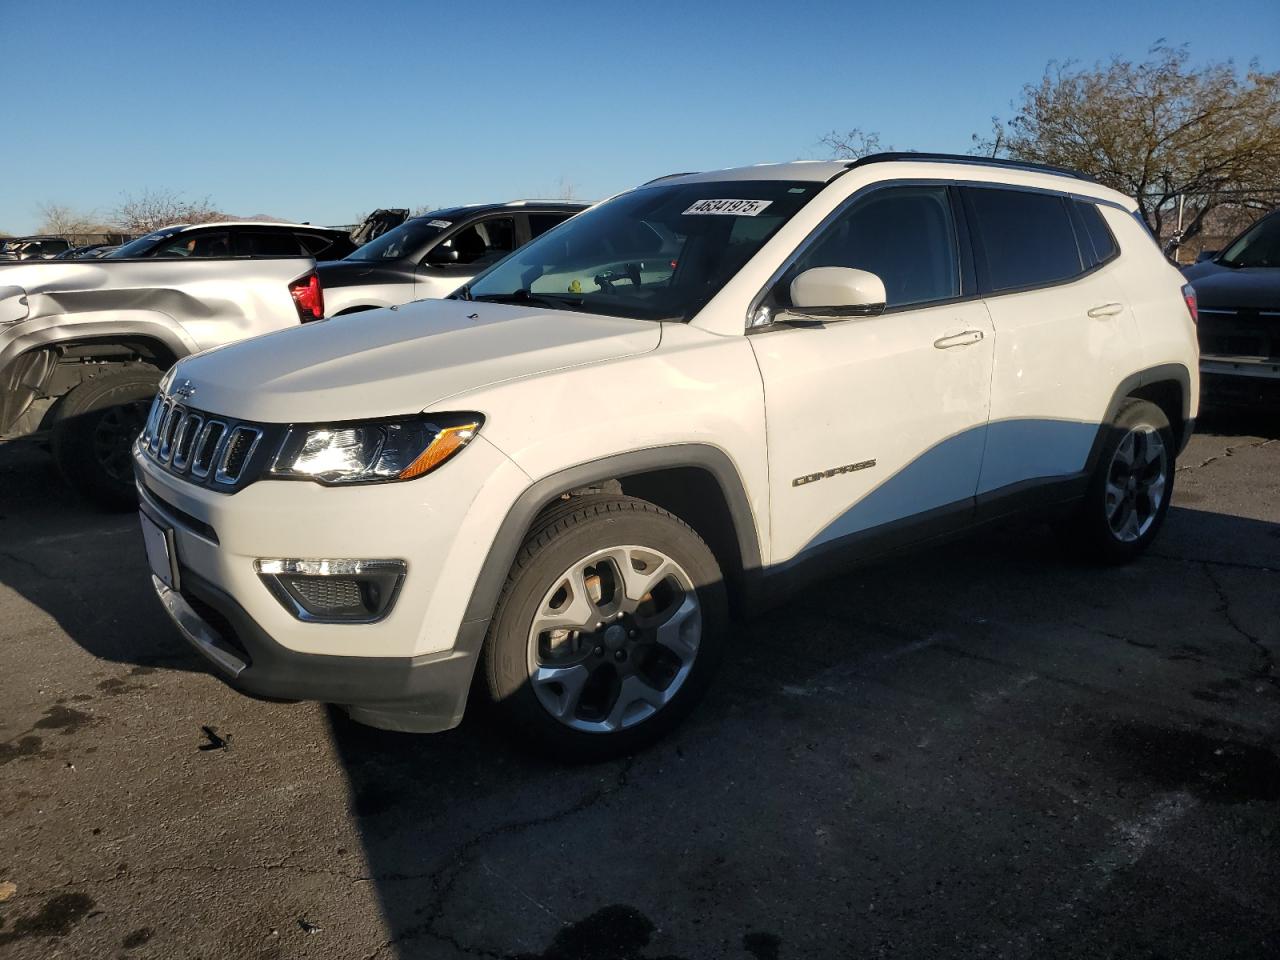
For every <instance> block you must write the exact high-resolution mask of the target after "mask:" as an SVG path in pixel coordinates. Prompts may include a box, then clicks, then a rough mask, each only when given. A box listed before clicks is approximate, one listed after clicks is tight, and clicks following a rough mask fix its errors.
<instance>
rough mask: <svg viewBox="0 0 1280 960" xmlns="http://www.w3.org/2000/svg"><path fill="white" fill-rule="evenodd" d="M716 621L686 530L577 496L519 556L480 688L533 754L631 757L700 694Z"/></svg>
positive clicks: (706, 579) (548, 517)
mask: <svg viewBox="0 0 1280 960" xmlns="http://www.w3.org/2000/svg"><path fill="white" fill-rule="evenodd" d="M727 619H728V614H727V604H726V600H725V587H724V582H723V579H722V577H721V573H720V568H719V566H718V564H717V563H716V560H715V557H714V556H713V555H712V553H711V551H710V549H708V547H707V545H706V544H705V543H703V542H702V540H701V539H700V538H699V537H698V535H697V534H696V533H694V532H693V530H692V529H690V527H689V526H688V525H687V524H685V523H684V522H683V521H681V520H680V519H678V518H677V517H675V516H673V515H672V514H670V513H668V512H667V511H665V510H663V509H662V508H660V507H658V506H656V505H654V504H652V503H649V502H647V501H644V500H638V499H635V498H632V497H623V496H610V495H591V496H583V497H575V498H573V499H571V500H569V501H567V502H566V503H565V504H563V505H560V506H558V507H556V508H554V509H553V510H551V511H548V512H547V513H546V514H544V515H543V517H542V519H541V520H540V522H539V523H538V525H537V526H536V527H535V528H534V529H533V530H532V531H531V532H530V534H529V536H528V538H527V539H526V540H525V543H524V546H523V547H522V548H521V550H520V553H519V554H518V555H517V557H516V561H515V564H514V566H513V567H512V570H511V574H510V576H509V577H508V579H507V584H506V586H505V588H504V590H503V593H502V597H501V598H500V600H499V601H498V607H497V609H496V611H495V612H494V618H493V621H492V623H491V624H490V629H489V635H488V637H487V638H486V640H485V646H484V652H483V655H482V671H483V678H484V682H485V686H486V688H487V692H488V694H489V697H490V698H491V699H492V700H493V702H494V703H495V704H496V706H497V709H498V711H499V712H500V713H501V714H502V716H503V718H504V719H505V721H506V722H507V724H508V725H509V726H510V727H511V728H512V729H513V731H514V732H516V733H517V734H519V735H521V736H523V737H525V738H526V739H528V740H530V741H531V742H532V743H533V744H534V745H535V746H536V747H538V748H540V749H541V750H543V751H544V752H547V753H550V754H552V755H554V756H556V757H558V758H560V759H563V760H568V761H592V760H602V759H606V758H608V757H613V756H619V755H622V754H627V753H631V752H633V751H635V750H638V749H640V748H641V747H643V746H646V745H647V744H649V743H652V742H653V741H654V740H656V739H658V738H659V737H661V736H663V735H664V734H665V733H667V732H668V731H669V730H671V729H672V728H673V727H674V726H675V725H676V724H678V723H679V722H680V721H681V720H682V719H684V717H685V716H686V715H687V714H688V713H689V711H690V710H692V709H693V707H694V705H695V704H696V703H697V701H698V700H699V699H700V698H701V696H702V694H703V693H704V691H705V690H706V687H707V685H708V683H709V681H710V679H711V676H712V674H713V673H714V671H715V668H716V666H717V665H718V663H719V661H720V659H721V656H722V653H723V644H724V632H725V626H726V623H727Z"/></svg>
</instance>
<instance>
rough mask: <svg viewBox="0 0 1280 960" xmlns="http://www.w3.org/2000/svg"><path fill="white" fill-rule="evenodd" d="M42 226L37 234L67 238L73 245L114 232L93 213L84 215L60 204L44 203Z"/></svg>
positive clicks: (42, 205) (37, 229)
mask: <svg viewBox="0 0 1280 960" xmlns="http://www.w3.org/2000/svg"><path fill="white" fill-rule="evenodd" d="M39 210H40V225H39V226H38V227H36V233H48V234H53V235H54V236H59V237H66V238H67V239H68V240H70V241H71V242H72V243H73V244H77V245H78V244H82V243H90V242H91V241H93V240H96V239H98V238H100V237H101V236H102V235H104V234H107V233H110V232H112V229H113V228H112V227H110V226H108V225H106V224H104V223H102V221H101V220H100V219H98V217H97V214H95V213H93V212H89V213H82V212H80V211H78V210H73V209H72V208H71V207H68V206H65V205H64V204H60V203H42V204H41V205H40V207H39Z"/></svg>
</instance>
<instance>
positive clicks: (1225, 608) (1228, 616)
mask: <svg viewBox="0 0 1280 960" xmlns="http://www.w3.org/2000/svg"><path fill="white" fill-rule="evenodd" d="M1202 569H1203V570H1204V573H1205V576H1206V577H1208V578H1209V583H1211V584H1212V585H1213V589H1214V591H1215V592H1216V593H1217V595H1218V606H1217V607H1215V608H1214V609H1215V612H1217V613H1220V614H1222V617H1223V619H1224V620H1226V621H1227V624H1228V625H1229V626H1230V627H1231V629H1232V630H1234V631H1235V632H1236V633H1237V634H1239V635H1240V636H1241V637H1243V638H1244V639H1245V640H1247V641H1248V642H1249V643H1250V644H1251V645H1252V646H1253V647H1254V648H1255V649H1256V650H1257V651H1258V656H1259V658H1260V659H1261V661H1262V663H1261V666H1259V667H1258V668H1257V669H1256V670H1255V671H1254V676H1255V677H1256V678H1257V679H1259V680H1265V681H1266V682H1267V683H1269V684H1271V685H1272V686H1274V687H1276V688H1277V689H1280V677H1277V676H1276V661H1275V656H1274V655H1273V654H1272V653H1271V650H1270V649H1269V648H1268V647H1267V645H1266V644H1265V643H1263V641H1262V638H1261V637H1257V636H1255V635H1254V634H1252V633H1250V632H1249V631H1248V630H1246V629H1245V628H1244V627H1242V626H1241V625H1240V622H1239V621H1238V620H1237V619H1236V618H1235V614H1234V613H1232V611H1231V600H1230V598H1229V597H1228V596H1227V591H1226V588H1224V587H1223V586H1222V583H1221V581H1219V580H1218V578H1217V576H1215V575H1214V572H1213V567H1212V566H1211V565H1209V564H1203V565H1202Z"/></svg>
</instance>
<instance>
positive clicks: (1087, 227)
mask: <svg viewBox="0 0 1280 960" xmlns="http://www.w3.org/2000/svg"><path fill="white" fill-rule="evenodd" d="M1071 214H1072V218H1073V219H1074V221H1075V224H1076V234H1077V238H1078V239H1079V241H1080V253H1081V255H1082V256H1083V257H1084V261H1085V267H1086V268H1088V267H1094V266H1097V265H1098V264H1100V263H1106V262H1107V261H1108V260H1110V259H1111V258H1112V257H1114V256H1115V255H1116V254H1117V253H1119V252H1120V248H1119V247H1117V246H1116V239H1115V237H1113V236H1112V235H1111V231H1110V229H1108V227H1107V222H1106V221H1105V220H1103V219H1102V211H1101V210H1099V209H1098V205H1097V204H1095V203H1090V202H1089V201H1087V200H1073V201H1071Z"/></svg>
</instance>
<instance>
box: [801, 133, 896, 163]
mask: <svg viewBox="0 0 1280 960" xmlns="http://www.w3.org/2000/svg"><path fill="white" fill-rule="evenodd" d="M819 142H820V143H821V144H822V145H823V146H824V147H826V148H827V149H828V150H830V151H831V153H832V155H833V156H835V157H839V158H841V159H849V160H857V159H860V158H861V157H866V156H870V155H871V154H873V153H880V152H882V151H884V150H892V149H893V147H885V146H882V145H881V143H880V134H878V133H869V132H867V131H866V130H863V129H862V128H861V127H854V128H853V129H852V130H850V131H849V132H848V133H838V132H837V131H835V130H832V131H831V132H830V133H828V134H827V135H826V136H825V137H823V138H822V140H820V141H819Z"/></svg>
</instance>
